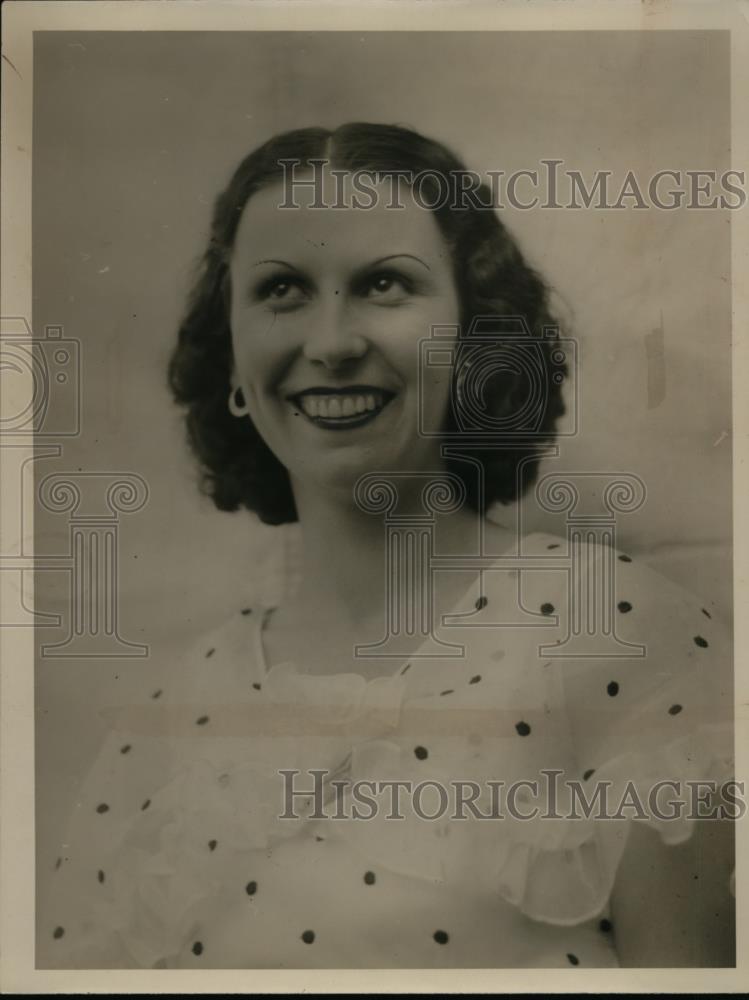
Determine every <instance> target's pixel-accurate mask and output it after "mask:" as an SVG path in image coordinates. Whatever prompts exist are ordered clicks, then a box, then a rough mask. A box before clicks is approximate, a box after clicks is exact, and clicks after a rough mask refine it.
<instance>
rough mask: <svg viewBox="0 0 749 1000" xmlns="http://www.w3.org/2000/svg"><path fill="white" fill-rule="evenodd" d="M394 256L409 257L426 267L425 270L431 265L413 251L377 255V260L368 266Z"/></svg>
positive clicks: (428, 269)
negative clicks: (385, 255) (383, 255)
mask: <svg viewBox="0 0 749 1000" xmlns="http://www.w3.org/2000/svg"><path fill="white" fill-rule="evenodd" d="M396 257H410V258H411V260H415V261H418V262H419V264H421V265H422V266H423V267H425V268H426V269H427V271H431V270H432V269H431V267H430V266H429V265H428V264H427V263H426V261H423V260H422V259H421V257H417V256H416V254H413V253H391V254H388V256H387V257H378V259H377V260H374V261H372V264H371V265H370V266H371V267H376V266H377V265H378V264H384V263H385V261H386V260H394V259H395V258H396Z"/></svg>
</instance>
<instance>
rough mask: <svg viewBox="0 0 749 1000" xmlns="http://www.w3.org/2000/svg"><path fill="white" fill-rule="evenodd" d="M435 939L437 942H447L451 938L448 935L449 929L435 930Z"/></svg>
mask: <svg viewBox="0 0 749 1000" xmlns="http://www.w3.org/2000/svg"><path fill="white" fill-rule="evenodd" d="M434 940H435V941H436V942H437V944H447V942H448V941H449V940H450V938H449V936H448V933H447V931H435V932H434Z"/></svg>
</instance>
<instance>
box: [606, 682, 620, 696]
mask: <svg viewBox="0 0 749 1000" xmlns="http://www.w3.org/2000/svg"><path fill="white" fill-rule="evenodd" d="M606 691H607V692H608V694H609V695H610V697H612V698H615V697H616V696H617V695H618V694H619V685H618V684H617V683H616V681H611V683H610V684H607V685H606Z"/></svg>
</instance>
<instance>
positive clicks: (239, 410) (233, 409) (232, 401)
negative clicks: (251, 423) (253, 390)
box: [229, 385, 250, 417]
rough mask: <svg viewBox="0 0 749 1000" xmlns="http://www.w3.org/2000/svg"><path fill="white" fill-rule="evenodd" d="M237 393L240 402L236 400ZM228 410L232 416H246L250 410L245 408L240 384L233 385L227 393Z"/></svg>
mask: <svg viewBox="0 0 749 1000" xmlns="http://www.w3.org/2000/svg"><path fill="white" fill-rule="evenodd" d="M237 393H239V394H240V395H241V398H242V402H241V403H240V402H239V401H238V396H237ZM229 412H230V413H231V415H232V416H233V417H246V416H247V414H248V413H249V412H250V411H249V410H248V408H247V404H246V403H245V399H244V393H243V392H242V386H241V385H237V386H235V387H234V388H233V389H232V391H231V392H230V393H229Z"/></svg>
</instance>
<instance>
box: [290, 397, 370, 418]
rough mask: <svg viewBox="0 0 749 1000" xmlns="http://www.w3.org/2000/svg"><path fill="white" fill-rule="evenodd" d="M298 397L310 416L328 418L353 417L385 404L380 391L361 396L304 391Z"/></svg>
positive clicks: (305, 411)
mask: <svg viewBox="0 0 749 1000" xmlns="http://www.w3.org/2000/svg"><path fill="white" fill-rule="evenodd" d="M297 398H298V400H299V403H300V405H301V408H302V410H303V412H304V413H305V414H306V415H307V416H308V417H313V418H314V417H321V418H323V419H326V420H335V419H336V418H341V417H353V416H354V415H355V414H359V413H365V412H367V411H370V412H371V411H373V410H379V409H380V408H381V407H382V406H384V405H385V400H384V397H383V395H382V393H380V392H370V393H367V394H366V395H360V396H359V395H357V396H354V395H351V396H341V395H335V396H321V395H318V394H314V393H310V394H304V393H302V395H300V396H299V397H297Z"/></svg>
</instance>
